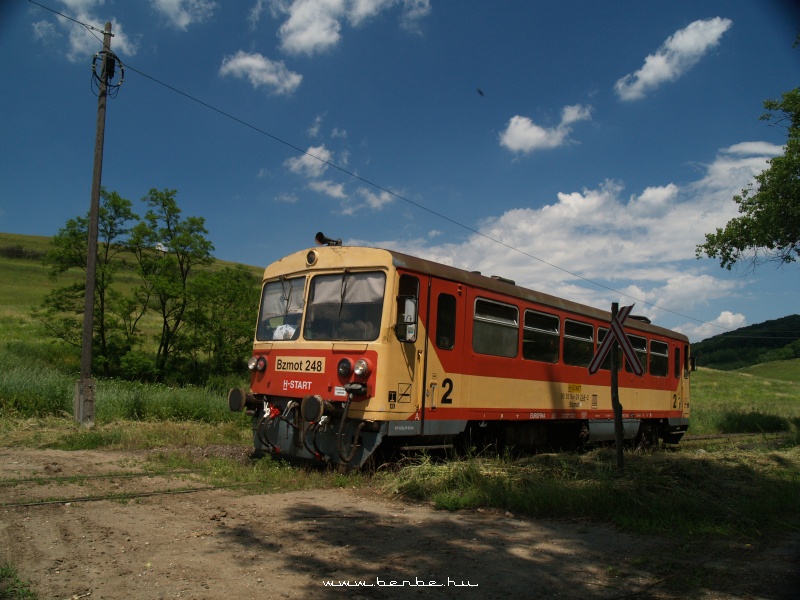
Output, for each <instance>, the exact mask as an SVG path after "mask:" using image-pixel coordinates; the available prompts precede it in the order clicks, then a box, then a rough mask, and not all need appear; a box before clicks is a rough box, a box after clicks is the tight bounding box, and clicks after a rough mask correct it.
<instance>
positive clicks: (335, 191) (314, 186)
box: [308, 179, 347, 200]
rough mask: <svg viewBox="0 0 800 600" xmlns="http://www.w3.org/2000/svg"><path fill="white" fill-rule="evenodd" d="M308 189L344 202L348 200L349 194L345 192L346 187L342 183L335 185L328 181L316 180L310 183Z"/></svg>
mask: <svg viewBox="0 0 800 600" xmlns="http://www.w3.org/2000/svg"><path fill="white" fill-rule="evenodd" d="M308 188H309V189H310V190H313V191H315V192H319V193H320V194H325V195H326V196H330V197H331V198H338V199H339V200H344V199H346V198H347V193H345V191H344V185H343V184H341V183H334V182H333V181H330V180H327V179H315V180H312V181H309V182H308Z"/></svg>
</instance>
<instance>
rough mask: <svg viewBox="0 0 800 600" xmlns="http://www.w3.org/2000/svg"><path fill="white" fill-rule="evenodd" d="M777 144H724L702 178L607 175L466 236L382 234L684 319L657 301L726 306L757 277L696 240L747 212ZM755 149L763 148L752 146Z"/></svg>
mask: <svg viewBox="0 0 800 600" xmlns="http://www.w3.org/2000/svg"><path fill="white" fill-rule="evenodd" d="M775 149H776V147H775V146H772V145H769V144H761V143H758V142H752V143H743V144H736V145H734V146H731V147H730V148H724V149H722V150H720V151H719V153H718V155H717V157H716V159H715V161H714V162H713V163H711V164H708V165H705V166H704V172H703V173H702V176H701V177H700V178H699V179H698V180H697V181H695V182H692V183H690V184H687V185H683V186H681V185H677V184H675V183H667V184H664V185H653V186H649V187H647V188H645V189H644V190H643V191H641V192H639V193H636V194H631V195H626V194H625V193H624V188H623V186H622V184H621V183H619V182H617V181H605V182H603V183H602V184H600V185H599V186H597V187H596V188H595V189H584V190H582V191H576V192H562V193H559V194H557V197H556V198H555V199H554V201H553V202H551V203H550V204H546V205H544V206H541V207H540V208H516V209H511V210H508V211H506V212H504V213H503V214H501V215H498V216H495V217H492V218H489V219H487V220H486V221H485V222H483V223H482V224H480V225H479V226H478V227H477V229H478V231H479V233H478V234H473V235H470V236H469V237H468V238H467V239H466V240H465V241H464V242H463V243H459V244H453V243H445V244H439V245H433V244H432V241H433V240H432V239H426V238H421V239H414V240H411V241H409V240H406V241H404V242H382V244H383V245H384V247H391V248H395V249H397V250H399V251H405V252H408V253H410V254H414V255H416V256H423V257H425V258H430V259H432V260H436V261H438V262H442V263H445V264H451V265H454V266H457V267H461V268H464V269H467V270H470V271H472V270H478V271H481V272H482V273H484V274H487V275H495V274H496V275H502V276H505V277H509V278H511V279H514V280H515V281H516V282H517V283H519V284H520V285H523V286H526V287H530V288H533V289H538V290H541V291H543V292H547V293H551V294H554V295H557V296H562V297H567V298H570V299H572V300H576V301H578V302H583V303H584V304H589V305H592V306H596V307H599V308H603V309H607V308H608V306H609V305H610V303H611V302H614V301H619V302H621V303H624V304H629V303H630V302H631V301H632V299H631V297H632V298H634V299H636V301H637V306H636V313H637V314H645V315H648V316H650V317H651V318H653V319H654V320H655V319H662V322H663V319H664V317H665V316H668V317H670V318H671V319H672V320H673V321H674V320H675V315H669V314H668V313H664V311H660V310H656V309H654V308H653V307H652V306H651V305H656V306H658V307H663V308H665V309H667V310H669V311H673V312H675V313H678V314H687V311H690V310H692V309H693V308H697V307H700V306H708V305H710V304H714V305H721V306H720V309H722V308H724V303H725V302H726V301H727V300H729V299H730V298H732V297H734V296H737V295H739V293H740V290H741V289H743V288H744V287H745V286H747V285H750V284H751V281H746V280H743V279H739V280H735V279H734V280H731V279H727V278H724V277H721V276H717V274H716V273H717V272H718V271H719V269H718V267H717V265H716V264H714V265H713V267H714V268H711V267H712V265H710V264H709V262H708V261H698V260H697V259H696V258H695V247H696V246H697V244H699V243H702V242H703V240H704V234H705V233H706V232H708V231H713V230H714V229H715V228H716V227H722V226H724V225H725V223H727V221H728V220H729V219H730V218H731V217H732V216H735V214H737V209H736V203H735V202H733V200H732V197H733V195H734V194H736V193H738V192H739V191H740V190H741V188H742V187H744V186H746V185H747V184H748V183H749V182H750V181H752V180H753V177H754V176H755V175H756V174H757V173H759V172H760V171H762V170H763V169H764V168H765V167H766V166H767V160H768V158H769V157H770V155H771V152H772V151H774V150H775ZM754 151H761V152H762V153H760V154H754V155H753V154H748V153H747V152H754ZM764 151H770V154H766V153H763V152H764ZM494 240H497V241H499V242H501V243H502V244H503V245H501V244H498V243H497V242H496V241H494ZM367 245H374V244H373V243H368V244H367ZM517 250H518V251H517ZM586 280H590V281H592V282H597V283H600V284H601V285H602V286H605V288H598V287H597V286H596V285H592V284H591V283H589V282H588V281H586ZM609 288H611V289H609ZM612 289H613V290H618V292H613V291H611V290H612ZM648 303H649V304H648ZM736 318H742V319H743V317H741V315H739V316H738V317H736ZM692 335H695V334H694V333H692Z"/></svg>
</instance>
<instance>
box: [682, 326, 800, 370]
mask: <svg viewBox="0 0 800 600" xmlns="http://www.w3.org/2000/svg"><path fill="white" fill-rule="evenodd" d="M692 355H693V356H696V357H697V364H698V365H699V366H701V367H709V368H712V369H720V370H724V371H732V370H734V369H742V368H745V367H750V366H752V365H757V364H760V363H766V362H772V361H776V360H791V359H794V358H800V315H790V316H788V317H782V318H780V319H774V320H772V321H765V322H763V323H759V324H757V325H748V326H747V327H742V328H741V329H737V330H735V331H728V332H725V333H721V334H720V335H716V336H714V337H711V338H708V339H705V340H703V341H702V342H697V343H696V344H692Z"/></svg>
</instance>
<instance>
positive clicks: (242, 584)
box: [0, 450, 800, 600]
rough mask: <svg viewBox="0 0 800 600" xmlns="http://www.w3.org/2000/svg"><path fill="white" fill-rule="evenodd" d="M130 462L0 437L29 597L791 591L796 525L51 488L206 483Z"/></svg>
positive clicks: (12, 544) (366, 499)
mask: <svg viewBox="0 0 800 600" xmlns="http://www.w3.org/2000/svg"><path fill="white" fill-rule="evenodd" d="M144 464H145V461H144V460H143V456H142V455H137V454H132V453H118V452H107V451H102V452H94V451H92V452H86V451H84V452H60V451H41V450H1V451H0V504H1V505H2V506H0V563H5V562H10V563H11V564H13V565H15V566H16V568H17V571H18V572H19V574H20V577H21V578H23V579H25V580H29V581H30V582H31V583H32V588H33V589H34V590H35V591H36V592H37V593H38V595H39V598H41V599H50V598H53V599H56V598H58V599H79V598H89V599H90V600H98V599H122V598H125V599H127V598H137V599H151V598H152V599H161V598H164V599H166V598H207V599H216V598H242V599H244V598H259V599H264V598H275V599H282V598H314V599H315V600H328V599H342V598H347V599H355V600H360V599H364V598H409V597H410V598H458V599H473V598H474V599H477V598H514V599H516V598H576V599H578V598H589V599H595V598H596V599H612V598H677V597H696V598H710V599H719V598H769V599H778V598H784V599H790V598H800V579H799V578H798V573H800V560H799V557H800V536H799V535H797V532H794V534H793V535H787V536H786V537H785V538H784V539H781V540H764V539H760V540H752V541H751V542H750V543H746V542H742V543H737V544H710V543H707V542H705V541H703V540H696V541H693V542H690V543H688V544H687V543H686V542H685V541H684V542H678V541H675V540H672V541H670V540H667V541H665V540H663V539H659V538H657V537H646V536H633V535H627V534H624V533H620V532H618V531H616V530H614V529H612V528H610V527H602V526H595V525H585V524H580V523H564V522H548V521H540V520H535V521H534V520H530V519H524V518H519V517H516V516H514V515H511V514H508V513H505V514H503V513H498V512H492V511H462V512H457V513H448V512H443V511H437V510H434V509H433V508H432V507H430V506H428V505H419V504H414V503H409V502H406V501H404V500H403V499H401V498H387V497H385V496H382V495H380V494H377V493H366V492H363V491H358V490H316V491H302V492H292V493H275V494H263V495H244V494H243V493H240V492H237V491H235V490H234V491H225V490H206V491H196V492H192V493H186V494H175V495H153V496H144V497H137V498H134V499H130V500H126V501H120V500H115V501H111V500H99V501H98V500H92V501H72V502H66V501H64V500H65V499H66V498H73V499H75V498H85V497H89V496H91V497H96V496H99V495H104V494H112V493H120V492H127V493H140V492H158V491H160V490H162V491H163V490H167V489H175V488H178V487H185V486H191V485H193V486H197V487H205V485H206V484H203V483H202V482H193V480H192V479H191V478H189V479H186V478H185V477H186V475H184V476H183V477H184V479H180V480H179V479H176V476H171V477H165V476H150V477H148V476H142V472H143V468H144V467H143V465H144ZM112 472H113V473H114V474H115V477H113V478H107V477H97V476H102V475H103V474H108V473H112ZM123 473H127V474H128V476H127V477H123V476H122V474H123ZM75 475H80V476H82V477H81V478H77V479H74V480H72V481H70V480H69V479H67V480H64V479H63V478H68V477H70V476H75ZM85 476H90V477H88V478H87V477H85ZM53 478H61V479H59V480H54V479H53ZM24 479H36V480H35V481H27V482H24V481H21V480H24ZM42 479H46V480H47V481H44V482H43V481H42ZM11 480H14V481H11ZM48 498H54V499H58V500H59V501H58V502H56V503H53V504H37V505H33V506H10V505H11V504H20V503H24V502H28V501H42V500H46V499H48ZM1 595H2V594H0V596H1Z"/></svg>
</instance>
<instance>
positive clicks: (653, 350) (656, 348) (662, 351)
mask: <svg viewBox="0 0 800 600" xmlns="http://www.w3.org/2000/svg"><path fill="white" fill-rule="evenodd" d="M668 373H669V346H668V345H667V344H665V343H664V342H659V341H658V340H650V375H655V376H656V377H666V376H667V374H668Z"/></svg>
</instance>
